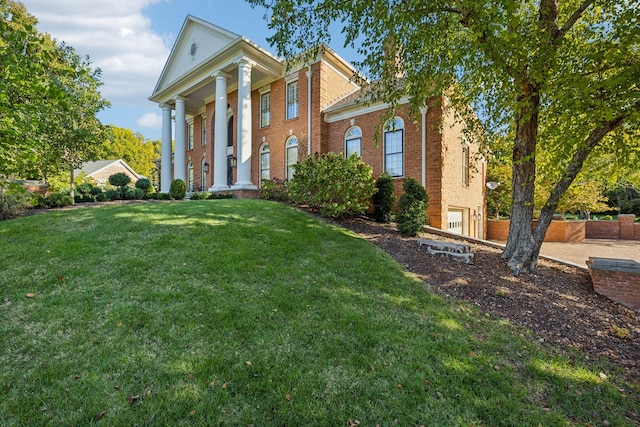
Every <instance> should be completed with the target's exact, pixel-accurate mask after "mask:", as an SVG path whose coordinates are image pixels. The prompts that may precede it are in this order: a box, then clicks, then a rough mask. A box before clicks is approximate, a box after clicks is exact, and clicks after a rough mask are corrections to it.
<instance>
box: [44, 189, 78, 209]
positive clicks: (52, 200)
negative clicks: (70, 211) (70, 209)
mask: <svg viewBox="0 0 640 427" xmlns="http://www.w3.org/2000/svg"><path fill="white" fill-rule="evenodd" d="M46 204H47V206H48V207H50V208H63V207H65V206H71V205H72V204H73V200H72V199H71V196H69V195H68V194H67V193H65V192H58V193H53V194H50V195H49V196H47V198H46Z"/></svg>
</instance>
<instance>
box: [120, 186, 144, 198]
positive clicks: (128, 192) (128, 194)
mask: <svg viewBox="0 0 640 427" xmlns="http://www.w3.org/2000/svg"><path fill="white" fill-rule="evenodd" d="M143 198H144V191H142V190H141V189H140V188H131V187H129V188H127V189H125V191H124V199H125V200H142V199H143Z"/></svg>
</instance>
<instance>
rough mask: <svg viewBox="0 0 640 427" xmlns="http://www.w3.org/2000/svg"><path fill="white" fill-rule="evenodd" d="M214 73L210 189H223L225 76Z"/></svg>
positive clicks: (225, 161) (225, 105) (225, 129)
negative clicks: (211, 183)
mask: <svg viewBox="0 0 640 427" xmlns="http://www.w3.org/2000/svg"><path fill="white" fill-rule="evenodd" d="M228 77H229V75H228V74H226V73H223V72H222V71H220V72H218V73H216V105H215V125H214V127H215V129H214V134H213V187H211V191H225V190H228V189H229V186H228V185H227V78H228Z"/></svg>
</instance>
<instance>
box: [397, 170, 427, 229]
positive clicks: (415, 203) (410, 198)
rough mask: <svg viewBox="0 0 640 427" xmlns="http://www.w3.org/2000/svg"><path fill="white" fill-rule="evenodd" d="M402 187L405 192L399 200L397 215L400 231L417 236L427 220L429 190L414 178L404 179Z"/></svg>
mask: <svg viewBox="0 0 640 427" xmlns="http://www.w3.org/2000/svg"><path fill="white" fill-rule="evenodd" d="M402 189H403V190H404V194H402V196H400V200H399V201H398V214H397V215H396V224H397V227H398V231H399V232H400V234H403V235H405V236H411V237H412V236H416V235H417V234H418V233H419V232H420V231H422V229H423V227H424V225H425V224H426V222H427V202H428V197H427V192H426V190H425V189H424V187H423V186H422V185H420V184H419V183H418V181H416V180H415V179H413V178H406V179H404V180H403V181H402Z"/></svg>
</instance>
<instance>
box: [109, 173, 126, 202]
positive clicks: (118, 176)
mask: <svg viewBox="0 0 640 427" xmlns="http://www.w3.org/2000/svg"><path fill="white" fill-rule="evenodd" d="M130 182H131V178H129V176H128V175H127V174H125V173H122V172H119V173H114V174H113V175H111V176H110V177H109V184H111V185H113V186H116V187H118V188H120V198H121V199H124V198H125V194H124V193H125V189H126V187H127V185H129V183H130Z"/></svg>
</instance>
